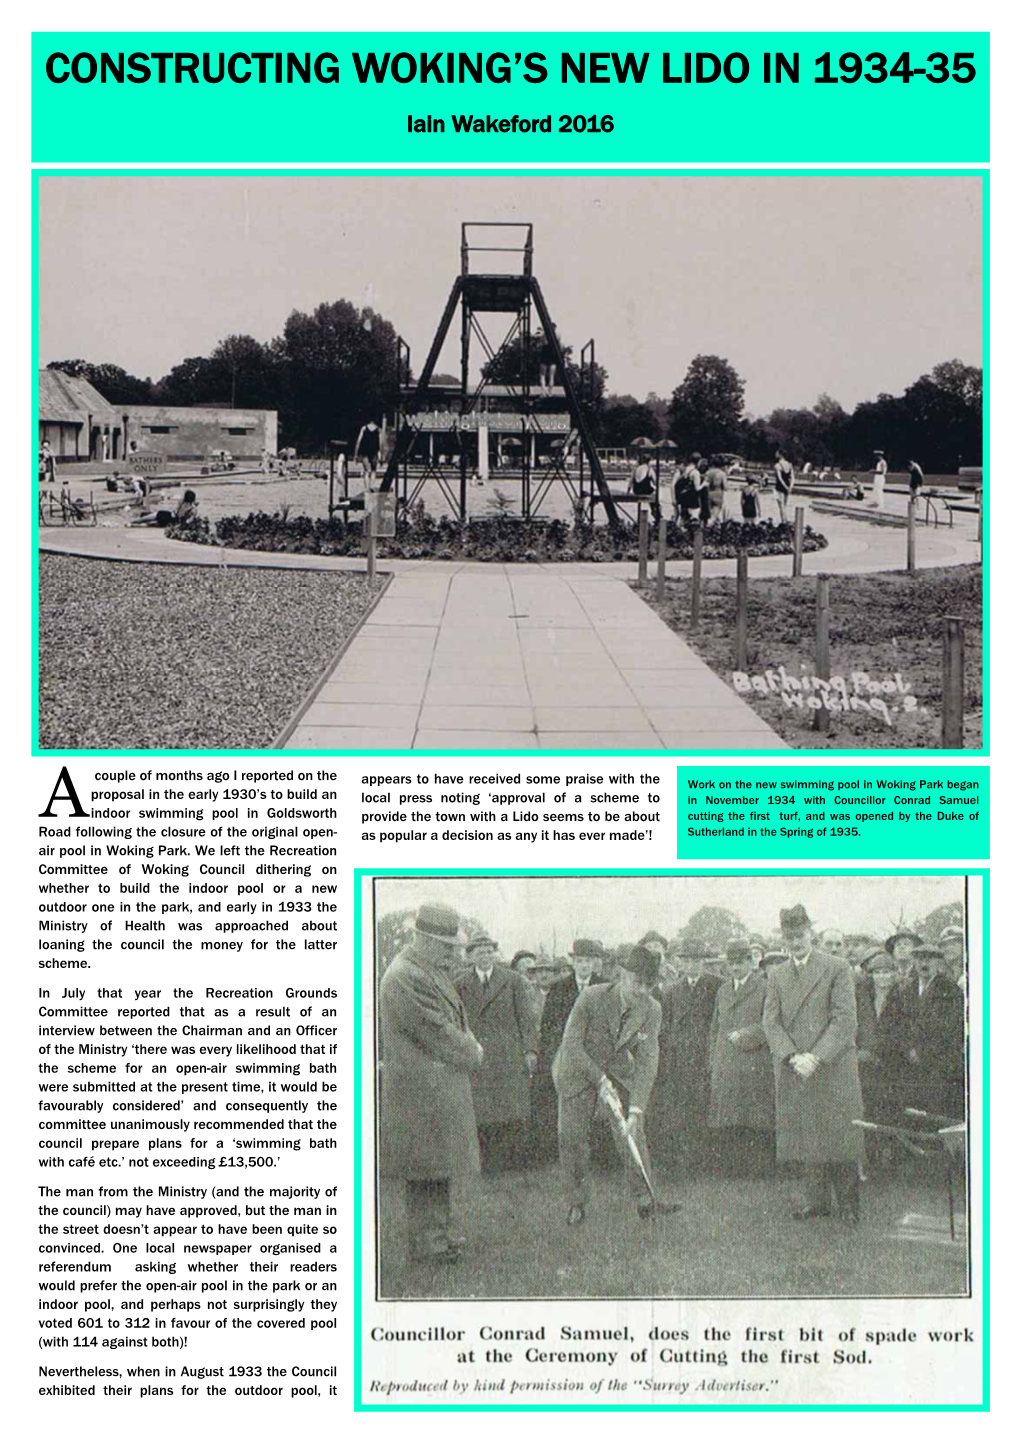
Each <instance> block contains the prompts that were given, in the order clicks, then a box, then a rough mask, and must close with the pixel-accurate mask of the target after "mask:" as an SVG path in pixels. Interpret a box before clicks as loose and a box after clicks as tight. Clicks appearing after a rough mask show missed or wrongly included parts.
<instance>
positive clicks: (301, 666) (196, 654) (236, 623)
mask: <svg viewBox="0 0 1020 1442" xmlns="http://www.w3.org/2000/svg"><path fill="white" fill-rule="evenodd" d="M381 585H382V582H375V583H369V581H368V580H367V579H366V578H365V577H364V576H363V575H354V574H350V573H347V574H343V573H338V572H332V573H327V572H315V573H309V572H303V573H298V572H288V571H263V572H260V573H255V572H251V571H242V570H232V569H231V570H228V569H224V568H218V567H195V566H161V565H145V564H139V565H130V564H125V563H123V562H119V561H90V560H82V559H80V558H78V557H74V556H57V555H48V554H43V555H41V556H40V557H39V744H40V746H41V747H45V748H52V749H54V750H60V751H64V750H78V749H102V750H130V751H134V750H150V749H151V750H161V749H166V750H171V749H179V748H188V747H195V748H200V749H202V750H215V749H221V748H224V749H231V750H233V749H238V748H244V747H266V746H271V745H272V744H273V741H274V739H275V738H276V736H277V735H278V734H279V732H280V731H281V729H282V728H283V726H284V725H285V724H286V722H287V721H288V719H289V717H290V716H291V715H292V713H293V712H294V710H295V708H296V707H297V706H298V704H299V702H300V701H301V700H302V698H303V697H304V696H305V694H306V693H307V691H308V690H309V688H310V687H311V686H312V685H313V684H314V682H315V681H316V680H317V679H318V678H319V676H320V675H321V674H322V672H323V670H324V668H325V667H326V666H327V664H328V663H329V661H330V660H331V658H332V657H333V656H335V654H336V652H337V651H338V649H339V648H340V646H341V645H342V644H343V642H344V641H345V640H346V638H347V637H348V636H349V635H350V633H351V632H352V631H353V630H354V629H355V628H356V626H357V625H358V623H359V621H360V620H361V619H362V617H363V616H364V614H365V612H366V610H367V609H368V608H369V606H370V605H371V603H372V601H373V600H374V598H375V596H376V595H377V594H378V591H379V589H380V587H381Z"/></svg>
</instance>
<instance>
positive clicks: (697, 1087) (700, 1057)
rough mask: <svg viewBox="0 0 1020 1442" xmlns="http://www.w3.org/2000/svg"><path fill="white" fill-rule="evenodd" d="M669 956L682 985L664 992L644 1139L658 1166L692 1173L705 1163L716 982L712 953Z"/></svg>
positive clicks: (699, 949)
mask: <svg viewBox="0 0 1020 1442" xmlns="http://www.w3.org/2000/svg"><path fill="white" fill-rule="evenodd" d="M671 955H672V957H673V960H674V964H675V966H676V968H677V970H678V971H679V973H680V979H679V980H678V981H675V982H673V984H672V985H671V986H667V987H665V988H664V990H663V992H662V998H661V1006H662V1029H661V1031H660V1033H659V1073H658V1076H657V1077H656V1081H655V1089H654V1091H653V1092H652V1101H651V1106H650V1107H649V1113H648V1137H649V1143H650V1145H651V1149H652V1152H653V1154H654V1156H655V1158H656V1160H657V1161H658V1160H659V1159H660V1158H661V1159H662V1160H663V1161H672V1162H676V1161H682V1162H683V1164H684V1166H685V1168H686V1169H687V1170H688V1171H690V1170H693V1169H696V1168H697V1167H699V1166H701V1165H703V1164H704V1162H705V1161H706V1159H707V1150H708V1147H707V1143H708V1137H707V1128H708V1067H709V1063H708V1036H709V1031H710V1029H711V1026H712V1011H713V1008H714V1006H715V998H716V993H717V991H718V989H719V985H720V982H719V978H718V977H717V976H711V975H709V974H707V973H706V972H705V962H706V960H707V959H708V957H709V955H710V953H709V952H708V950H707V948H706V947H705V946H704V945H703V944H702V943H700V942H698V941H690V940H687V941H683V942H680V943H679V944H674V946H673V947H672V948H671Z"/></svg>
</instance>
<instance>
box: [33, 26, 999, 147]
mask: <svg viewBox="0 0 1020 1442" xmlns="http://www.w3.org/2000/svg"><path fill="white" fill-rule="evenodd" d="M221 52H222V54H223V56H224V73H225V74H227V75H229V74H230V70H229V68H228V62H229V58H230V57H231V56H240V57H252V56H256V57H257V56H258V55H259V54H260V53H261V54H266V55H269V56H271V57H274V58H273V59H271V60H267V61H265V62H260V61H259V60H258V59H255V60H253V61H252V60H250V59H248V60H245V59H242V60H239V61H236V62H235V63H234V64H233V72H234V74H236V75H241V74H245V73H250V75H251V78H249V79H246V80H244V81H243V82H241V83H238V82H236V81H233V80H230V79H222V80H220V81H219V82H218V83H213V82H211V81H209V80H207V79H205V78H204V72H203V70H202V68H201V60H202V57H203V56H206V55H208V56H210V57H211V59H212V61H213V63H212V65H211V67H210V68H211V72H212V73H213V74H216V73H218V70H219V63H218V57H219V56H220V54H221ZM699 52H702V53H705V54H707V55H712V56H716V57H718V59H719V61H720V62H726V58H727V57H731V56H740V57H743V59H744V60H745V61H746V66H747V74H746V78H745V79H743V80H742V81H740V82H739V83H734V82H733V81H732V80H728V79H726V78H725V77H722V78H719V79H716V80H714V81H711V82H703V83H697V82H696V81H694V80H693V79H692V81H691V82H690V83H688V82H687V81H686V80H685V79H684V76H685V67H686V61H685V57H686V56H687V55H691V56H692V57H693V56H696V55H697V54H698V53H699ZM104 53H105V54H106V55H109V56H112V57H114V63H115V65H119V57H121V56H123V57H125V58H127V57H131V56H132V55H137V56H145V57H154V56H158V55H159V54H160V53H163V54H166V55H169V56H171V57H176V56H178V55H181V54H183V55H185V56H186V57H187V56H196V57H198V59H199V68H198V70H197V72H196V74H197V77H198V78H197V79H196V80H192V79H190V78H189V75H188V73H187V72H184V74H183V77H182V78H181V79H180V80H178V79H176V78H175V77H176V75H177V61H176V59H172V60H169V61H166V62H164V64H165V65H166V66H167V67H168V68H167V70H166V72H165V73H166V75H167V79H166V80H165V81H164V82H163V83H159V81H158V79H155V78H148V79H143V80H141V81H140V82H136V83H131V82H130V81H129V80H128V79H127V78H126V77H127V76H128V75H129V74H132V73H133V74H135V75H136V76H137V75H138V74H140V73H141V71H140V69H139V68H138V67H136V68H135V69H134V71H129V70H128V68H127V67H126V65H125V69H124V72H123V73H124V75H125V79H124V80H123V81H118V80H116V79H114V78H112V74H113V72H111V70H110V69H109V67H108V66H107V68H106V69H105V71H104V70H102V69H98V68H97V70H96V73H95V76H94V78H92V79H91V80H87V81H86V83H80V82H79V81H78V80H75V79H61V78H60V77H62V76H64V75H65V74H66V73H67V71H68V68H69V67H68V64H65V62H64V61H63V60H52V59H51V58H52V57H55V56H66V57H67V61H68V62H73V61H74V58H75V57H76V56H79V55H82V56H85V57H86V59H85V60H83V61H80V62H78V63H77V72H78V74H79V75H81V76H88V74H89V71H90V68H91V67H90V62H89V60H88V58H87V57H89V56H93V57H95V59H96V65H97V67H98V66H99V65H101V57H102V55H103V54H104ZM289 53H294V54H296V55H297V56H299V57H301V58H302V59H303V57H304V56H305V55H306V54H307V55H308V56H310V57H311V60H312V63H313V66H314V62H315V60H316V57H321V56H327V57H331V59H327V60H326V61H325V62H324V63H323V62H320V65H319V71H320V73H321V74H324V75H327V76H332V75H333V74H334V73H335V76H336V79H335V81H333V80H329V81H328V82H327V83H323V82H321V81H318V80H314V79H313V80H311V81H309V82H305V81H303V80H301V79H294V78H293V76H294V72H293V70H292V69H291V70H290V71H289V72H288V69H287V61H286V59H285V61H284V68H283V69H282V70H281V71H280V72H279V73H280V76H281V78H280V80H277V78H276V75H277V65H276V60H275V56H276V55H277V54H280V55H283V56H284V57H286V56H287V55H288V54H289ZM369 53H374V54H375V55H376V57H377V60H378V62H379V64H380V66H381V63H382V57H383V56H385V55H387V54H388V55H389V56H390V57H391V60H392V56H394V55H406V56H408V57H411V58H412V59H413V61H414V69H415V79H413V80H410V81H406V82H405V81H403V80H402V79H396V80H395V79H393V77H392V73H391V71H390V69H389V67H387V70H386V72H385V74H384V76H383V78H382V79H380V80H376V79H374V78H369V79H367V80H364V81H363V80H361V79H360V78H359V73H358V68H357V66H356V65H355V60H354V56H355V54H357V55H358V56H359V57H360V59H361V62H362V69H363V70H364V65H365V57H366V56H367V55H368V54H369ZM777 53H782V54H783V55H784V56H786V57H788V58H792V57H793V56H796V57H798V62H799V69H798V71H797V79H796V81H793V80H791V79H790V78H789V76H788V75H786V76H785V78H784V79H783V80H781V81H780V82H779V83H778V84H777V83H776V82H775V79H774V78H773V79H772V80H771V81H770V82H769V83H766V81H765V78H764V77H765V73H766V57H767V56H768V57H771V58H770V60H769V62H768V68H769V73H770V74H771V75H772V76H773V77H774V76H775V74H776V73H777V71H779V70H780V67H779V66H778V64H777V62H776V59H775V57H776V55H777ZM461 54H465V55H467V56H469V57H471V58H472V60H473V59H474V58H475V57H477V56H481V57H482V59H483V62H484V61H485V60H487V59H488V58H490V57H494V56H505V57H506V61H507V64H506V67H504V66H503V65H502V63H501V62H498V61H497V62H496V64H495V66H493V67H491V69H490V71H489V72H486V70H485V68H484V63H483V69H482V75H481V79H479V80H474V79H471V78H467V77H466V78H459V77H460V76H461V75H463V74H464V72H463V71H462V70H461V69H460V67H459V64H458V65H455V67H454V71H453V74H454V77H455V78H454V79H453V80H452V81H448V80H446V79H442V80H439V79H436V78H435V70H434V69H433V70H430V69H429V67H428V65H427V63H426V65H425V66H424V69H425V73H426V74H427V75H428V76H429V78H428V79H427V80H426V81H425V82H422V81H421V79H420V78H418V76H420V74H421V73H422V69H423V65H422V59H421V57H423V56H424V57H425V61H426V62H428V61H431V60H432V59H433V57H436V56H439V57H441V60H440V61H439V62H438V63H437V65H436V68H438V70H439V71H440V73H441V74H444V75H445V74H446V73H447V72H446V58H445V57H446V56H447V55H453V56H454V57H458V56H460V55H461ZM826 54H828V55H829V57H830V59H829V61H828V70H829V73H830V76H831V75H833V74H834V75H835V77H837V78H833V79H831V80H829V81H825V80H824V77H825V74H826V71H825V69H824V68H821V67H820V65H819V63H818V62H820V61H821V60H822V59H823V57H824V56H825V55H826ZM564 55H568V56H570V57H572V58H573V60H574V63H575V66H578V65H579V64H580V62H581V58H582V57H583V61H584V68H583V74H584V76H585V79H584V81H583V82H582V81H580V80H579V79H577V78H576V76H575V73H574V72H573V71H571V70H570V69H569V68H567V69H565V68H564V59H563V57H564ZM614 55H615V56H616V57H617V58H618V60H619V62H620V70H621V73H622V74H623V76H624V77H625V78H623V79H619V78H617V65H616V61H614V60H613V59H612V58H611V57H613V56H614ZM628 55H629V56H632V57H633V60H632V61H631V62H630V63H629V64H628V60H627V57H628ZM646 55H647V61H646V62H645V65H644V68H643V69H642V70H641V71H640V77H641V78H640V79H638V78H637V75H638V73H639V72H638V66H639V65H640V61H641V58H642V57H643V56H646ZM904 55H906V56H907V57H908V59H907V60H906V61H905V62H901V64H900V67H899V75H898V76H894V75H893V74H892V73H891V72H892V71H893V69H894V68H895V67H896V66H897V61H898V60H899V59H900V57H901V56H904ZM940 55H941V56H945V57H946V61H945V64H943V62H942V61H941V60H938V59H936V60H932V59H931V57H933V56H940ZM536 56H539V57H542V58H541V60H540V61H538V62H536V61H535V60H534V57H536ZM843 56H857V57H860V59H861V61H862V70H861V76H860V78H858V79H857V80H855V81H852V82H849V83H848V82H847V81H846V80H844V79H842V78H839V77H841V76H842V73H843V72H842V71H841V69H840V68H839V62H840V58H841V57H843ZM965 56H971V57H972V59H970V60H966V59H963V58H962V57H965ZM529 57H530V58H532V64H531V66H529V65H528V60H529ZM592 57H596V58H595V60H594V62H593V58H592ZM598 57H601V59H600V58H598ZM145 63H147V64H149V66H150V69H151V71H152V75H153V76H158V74H159V69H158V66H159V61H158V59H157V60H156V61H155V62H152V61H150V60H147V61H146V62H145ZM593 63H594V72H595V76H596V79H595V80H594V81H593V80H592V65H593ZM693 63H695V62H693V61H692V64H693ZM853 63H854V62H851V68H853ZM48 64H49V71H48V69H47V66H48ZM262 64H264V65H265V67H266V68H265V76H266V79H265V80H264V81H263V80H262V79H260V77H259V67H260V65H262ZM537 65H540V66H542V67H543V68H545V70H546V71H547V74H546V76H545V78H541V79H538V80H537V81H529V80H528V79H525V75H526V74H529V75H532V76H534V75H536V74H538V73H539V72H538V69H537V68H536V66H537ZM968 65H972V66H973V69H974V76H973V79H971V80H969V81H968V82H961V81H960V80H959V79H956V78H954V67H955V73H956V74H959V75H965V74H966V73H967V71H966V69H965V68H964V67H966V66H968ZM708 68H709V70H711V69H712V68H713V67H712V66H711V65H710V66H709V67H708ZM728 68H729V72H730V74H731V75H737V74H739V73H740V72H741V71H742V69H743V64H742V63H741V64H739V65H738V64H736V63H735V62H733V61H729V62H728ZM410 69H411V60H408V61H401V62H400V63H399V64H398V66H397V74H398V76H401V77H402V76H403V75H404V74H406V73H409V72H410ZM504 69H506V70H507V73H508V76H509V78H508V79H507V80H506V81H505V82H504V81H499V80H497V79H496V78H495V77H496V76H497V75H499V74H501V73H503V70H504ZM883 72H884V73H885V77H886V78H882V75H883ZM908 72H909V78H908V79H902V78H900V77H901V76H902V75H904V74H907V73H908ZM288 73H289V74H290V76H291V78H290V79H289V80H288V79H287V78H286V77H287V75H288ZM311 73H312V74H313V75H314V73H315V72H314V69H313V70H312V72H311ZM369 74H370V75H371V72H369ZM693 74H694V72H693V71H692V76H693ZM942 75H944V76H945V78H944V79H938V77H939V76H942ZM104 76H105V78H104ZM677 76H679V77H680V78H681V79H680V83H676V79H675V78H676V77H677ZM931 76H934V77H936V78H935V79H932V78H929V77H931ZM868 77H870V78H868ZM32 98H33V107H32V158H33V160H34V161H36V162H44V163H45V162H57V163H60V162H65V161H66V162H80V161H91V162H104V161H117V162H119V163H128V162H134V163H146V164H153V163H157V162H160V161H176V162H188V161H196V162H197V161H210V160H212V161H223V160H227V159H229V160H232V161H254V162H265V163H279V162H287V161H301V162H303V163H315V162H318V163H326V164H337V163H338V162H341V161H343V162H349V161H385V162H401V163H405V164H416V163H419V162H432V163H435V162H437V161H458V162H463V161H473V162H481V163H489V162H493V161H495V162H507V161H514V162H529V161H541V162H545V163H548V162H563V161H585V162H599V163H604V162H608V163H617V164H619V163H627V162H632V161H633V160H634V159H635V157H637V156H640V157H641V161H642V163H643V164H656V163H663V162H668V163H673V164H676V163H679V162H691V161H697V162H706V161H744V162H761V161H776V160H777V159H778V160H783V161H786V160H796V161H799V162H801V163H805V162H808V163H810V162H824V163H833V162H838V161H858V162H863V161H868V160H889V159H890V158H896V159H899V158H903V157H904V156H907V155H909V157H910V159H911V160H912V161H913V162H919V161H929V162H930V161H939V162H942V163H954V162H955V163H959V162H961V161H969V162H975V161H986V160H987V159H988V157H989V36H988V33H987V32H968V31H960V32H940V31H925V32H921V31H896V32H892V31H872V32H866V31H864V32H861V31H821V32H819V31H799V32H798V31H788V32H775V33H773V32H768V31H760V32H747V33H739V32H732V31H723V32H716V33H711V32H697V33H696V34H684V33H682V32H681V33H670V32H652V33H639V32H635V33H625V32H624V33H605V32H603V33H593V34H588V33H570V32H555V33H552V32H550V33H546V32H535V33H531V34H525V33H514V32H503V33H498V32H479V33H461V32H427V31H426V32H420V33H407V32H404V33H400V34H391V33H370V32H369V33H363V32H354V31H338V32H333V33H331V32H328V31H323V32H310V33H301V32H257V33H253V32H216V31H202V32H192V33H189V32H186V31H179V32H178V31H174V32H163V33H153V32H148V31H139V32H93V31H77V32H67V31H47V32H37V33H36V34H34V35H33V37H32ZM455 114H456V115H462V114H467V115H471V116H475V117H479V118H481V119H483V120H485V119H486V118H487V117H490V116H491V117H494V118H495V119H496V120H497V121H499V120H510V118H511V117H513V116H518V117H523V118H525V119H527V120H534V119H536V118H537V119H543V120H544V119H545V117H549V120H550V130H549V132H548V133H546V132H545V131H538V132H535V131H528V132H526V133H523V134H522V133H520V126H519V124H518V126H517V127H516V128H515V129H514V130H507V131H504V132H501V131H499V130H491V129H489V130H483V131H482V132H480V133H479V132H476V131H473V130H472V131H468V132H467V133H463V132H457V131H455V130H454V128H453V120H452V117H453V115H455ZM561 116H566V117H568V118H569V120H570V121H571V125H573V121H574V117H579V118H580V119H581V120H582V121H587V119H588V117H590V116H591V117H594V120H595V123H594V125H593V126H591V127H588V126H587V125H586V126H585V128H584V129H583V130H582V131H581V132H580V133H578V131H577V130H575V129H573V128H571V129H570V130H568V131H567V132H566V133H560V130H559V126H560V124H561V119H560V117H561ZM408 117H412V118H417V119H421V120H426V121H427V119H428V117H433V118H438V119H439V120H442V121H443V123H444V126H445V129H443V130H441V131H435V130H432V131H428V132H426V133H414V132H413V131H412V130H409V126H408ZM606 118H608V122H609V123H611V129H609V128H607V121H606Z"/></svg>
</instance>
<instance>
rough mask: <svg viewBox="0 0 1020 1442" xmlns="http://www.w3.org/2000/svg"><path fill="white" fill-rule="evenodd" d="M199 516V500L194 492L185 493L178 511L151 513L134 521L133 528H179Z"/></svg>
mask: <svg viewBox="0 0 1020 1442" xmlns="http://www.w3.org/2000/svg"><path fill="white" fill-rule="evenodd" d="M197 515H198V500H197V498H196V496H195V492H194V491H185V492H184V495H183V496H182V497H181V499H180V500H179V501H178V503H177V509H176V510H173V511H171V510H167V509H163V510H159V511H149V512H147V513H146V515H144V516H139V517H138V519H137V521H132V522H131V524H132V525H133V526H177V525H180V523H181V522H182V521H190V520H193V519H194V517H195V516H197Z"/></svg>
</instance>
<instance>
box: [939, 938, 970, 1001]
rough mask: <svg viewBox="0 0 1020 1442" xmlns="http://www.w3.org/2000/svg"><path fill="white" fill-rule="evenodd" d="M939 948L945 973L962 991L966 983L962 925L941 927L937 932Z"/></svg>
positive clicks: (965, 951)
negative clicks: (938, 932)
mask: <svg viewBox="0 0 1020 1442" xmlns="http://www.w3.org/2000/svg"><path fill="white" fill-rule="evenodd" d="M939 950H940V951H941V953H942V959H943V961H944V963H945V968H946V975H947V976H948V977H949V978H950V980H952V981H955V982H956V984H957V986H958V987H959V988H960V990H961V991H964V990H965V989H966V985H967V982H966V972H967V942H966V938H965V936H964V934H963V927H962V926H945V927H943V928H942V931H941V932H940V934H939Z"/></svg>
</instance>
